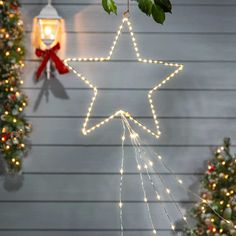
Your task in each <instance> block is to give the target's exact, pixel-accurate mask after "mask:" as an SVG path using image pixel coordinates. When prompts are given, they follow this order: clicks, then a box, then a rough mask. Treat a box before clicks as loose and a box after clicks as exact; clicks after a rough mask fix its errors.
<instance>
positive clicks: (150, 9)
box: [102, 0, 172, 24]
mask: <svg viewBox="0 0 236 236" xmlns="http://www.w3.org/2000/svg"><path fill="white" fill-rule="evenodd" d="M134 1H136V2H137V3H138V7H139V9H140V10H141V11H142V12H143V13H145V14H146V15H147V16H152V18H153V20H154V21H155V22H157V23H159V24H163V23H164V21H165V19H166V13H171V11H172V4H171V2H170V1H169V0H134ZM102 6H103V8H104V10H105V11H106V12H107V13H108V14H110V13H114V14H117V4H116V2H115V1H114V0H102ZM127 9H129V0H127Z"/></svg>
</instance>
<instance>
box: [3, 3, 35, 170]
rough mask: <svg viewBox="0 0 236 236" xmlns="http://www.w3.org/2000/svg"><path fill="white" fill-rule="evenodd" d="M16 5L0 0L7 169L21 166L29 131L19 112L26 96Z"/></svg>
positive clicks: (4, 145)
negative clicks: (23, 85)
mask: <svg viewBox="0 0 236 236" xmlns="http://www.w3.org/2000/svg"><path fill="white" fill-rule="evenodd" d="M19 7H20V5H19V2H18V0H0V19H1V20H0V61H1V63H0V114H1V119H0V136H1V144H0V158H3V160H4V163H6V170H7V171H8V172H18V171H20V170H21V167H22V158H23V157H24V155H25V152H26V144H25V136H26V135H27V134H28V133H29V132H30V131H31V125H29V124H28V123H27V122H26V120H25V119H24V117H23V114H22V112H23V110H24V108H25V107H26V106H27V97H26V96H25V95H24V94H23V92H22V91H21V89H20V86H21V85H22V84H23V81H22V80H21V79H20V77H21V70H22V68H23V66H24V63H23V59H24V55H25V49H24V46H23V22H22V20H21V19H20V10H19Z"/></svg>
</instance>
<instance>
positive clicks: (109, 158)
mask: <svg viewBox="0 0 236 236" xmlns="http://www.w3.org/2000/svg"><path fill="white" fill-rule="evenodd" d="M21 2H22V12H23V19H24V23H25V31H26V38H25V44H26V46H27V58H26V67H25V70H24V75H23V77H24V80H25V84H24V86H23V88H24V91H25V93H27V94H28V96H29V106H28V108H27V110H26V116H27V118H28V119H29V120H30V122H31V123H32V124H33V127H34V131H33V133H32V135H31V136H30V142H31V150H30V151H29V155H28V157H27V158H26V159H25V160H24V175H23V177H21V178H18V179H14V180H12V179H9V178H7V179H6V180H5V181H2V182H1V183H2V184H1V185H0V235H1V236H32V235H34V236H55V235H57V236H75V235H80V236H118V235H119V231H118V230H119V212H118V209H117V203H118V201H119V199H118V191H119V168H120V167H119V166H120V158H121V149H120V146H119V145H120V135H121V129H120V128H121V124H120V122H119V120H118V119H116V120H114V121H113V122H111V123H109V124H108V125H106V126H105V127H104V128H102V129H99V130H97V132H95V133H94V134H92V135H89V136H87V137H84V136H82V134H81V132H80V130H81V127H82V123H83V118H84V116H85V115H86V111H87V105H88V103H89V101H90V98H91V94H92V93H91V91H89V90H88V89H87V88H86V86H85V85H84V84H83V83H82V82H81V81H80V80H78V79H77V78H76V77H75V76H74V75H73V74H72V73H71V74H68V75H65V76H60V75H56V78H55V79H52V80H51V81H49V82H45V81H40V82H39V83H36V84H35V82H34V79H33V77H34V73H35V70H36V68H37V66H38V62H39V60H38V58H36V57H35V55H34V48H33V47H32V46H31V36H32V19H33V17H34V16H35V15H37V14H38V13H39V11H40V10H41V8H42V6H43V5H44V3H45V2H46V1H40V0H22V1H21ZM53 2H54V4H55V7H56V8H57V10H58V12H59V14H60V15H61V16H62V17H63V18H64V19H65V31H66V33H65V35H64V36H65V37H64V38H65V40H64V43H63V45H62V49H61V51H60V56H61V57H62V58H63V59H64V58H67V57H78V56H80V57H83V56H86V57H89V56H105V55H106V54H107V52H108V51H109V48H110V45H111V43H112V41H113V38H114V33H115V31H116V28H117V27H118V26H119V24H120V21H121V13H122V11H123V10H124V8H125V1H122V0H119V1H118V3H119V16H108V15H107V14H106V13H105V12H103V10H102V8H101V6H100V0H77V1H76V0H68V1H66V0H55V1H53ZM173 5H174V6H173V7H174V9H173V14H172V15H169V16H168V18H167V21H166V23H165V24H164V26H160V25H157V24H155V23H154V22H153V21H152V20H151V19H149V18H147V17H145V16H144V15H142V14H141V13H140V12H139V11H138V9H137V7H136V6H135V3H134V2H133V3H132V4H131V15H132V17H131V21H132V22H133V28H134V32H135V33H136V37H137V41H138V44H139V48H140V52H141V54H142V55H143V56H144V57H151V58H157V59H161V60H169V61H176V62H180V63H183V64H184V65H185V68H184V71H183V72H182V73H180V74H179V75H178V76H177V77H176V78H175V79H174V80H173V81H171V82H170V83H168V84H167V85H166V86H165V87H163V88H162V89H161V91H159V92H158V93H156V95H155V97H154V100H155V104H156V105H157V107H158V113H159V116H160V125H161V131H162V132H163V134H162V136H161V138H160V140H159V141H156V140H154V139H152V138H150V137H148V136H146V135H145V134H144V135H143V137H144V139H145V145H146V146H147V148H152V149H153V150H155V151H157V152H158V153H160V154H161V155H162V156H163V157H164V159H165V161H166V163H167V164H168V166H169V167H171V168H172V169H173V170H174V173H175V174H176V175H178V176H179V177H180V178H182V179H183V180H184V182H185V183H186V188H187V189H191V190H194V191H197V185H198V184H197V183H198V181H199V179H200V178H201V176H202V175H203V174H204V169H205V168H206V161H207V160H208V158H209V157H210V156H211V151H210V148H209V147H212V146H216V145H218V144H220V143H221V142H222V139H223V138H224V137H225V136H230V137H231V138H232V143H233V144H236V133H235V130H236V122H235V120H236V105H235V102H234V100H235V97H236V76H235V75H236V67H235V65H236V47H235V42H236V30H235V23H236V2H235V0H224V1H223V2H222V1H219V0H173ZM129 46H130V39H129V37H128V34H126V33H124V34H123V35H122V38H121V41H120V44H119V46H118V48H117V50H116V52H115V55H114V58H113V59H112V60H111V62H107V63H103V64H102V65H98V64H95V63H94V64H91V63H90V64H88V63H83V66H82V67H81V68H80V67H79V65H78V64H77V65H75V66H76V67H77V68H80V71H81V72H82V73H84V74H86V75H87V77H88V78H90V79H91V80H92V81H93V78H94V77H95V75H96V84H97V86H98V87H99V88H100V89H101V90H102V93H104V95H105V96H106V99H105V96H104V99H103V97H102V96H101V99H100V100H97V104H96V106H95V107H94V108H95V110H94V113H93V117H92V118H93V119H92V122H94V121H98V120H99V119H101V118H102V117H104V116H106V115H108V114H110V112H111V110H114V109H116V108H117V106H119V105H120V104H123V103H125V104H126V106H127V108H129V111H130V112H131V113H132V114H133V115H134V116H136V117H137V118H138V119H140V120H141V121H143V123H145V124H146V125H148V126H150V127H152V125H153V121H152V119H151V113H150V110H149V107H148V106H146V105H147V101H146V100H145V99H146V93H147V89H148V88H149V87H150V86H151V85H153V84H154V83H156V81H157V78H163V77H164V76H165V75H166V74H167V73H169V69H168V68H163V67H161V66H159V67H158V68H156V66H153V65H145V66H144V65H140V64H139V63H137V62H135V61H134V55H133V52H132V50H131V49H130V48H129ZM121 69H122V71H121ZM158 69H159V70H158ZM99 71H102V73H101V72H100V73H98V72H99ZM141 72H142V73H141ZM104 74H105V75H107V76H104ZM47 91H48V95H47V97H46V96H45V94H46V92H47ZM118 96H119V100H118V99H116V98H117V97H118ZM107 98H108V99H107ZM108 100H114V101H116V102H115V103H114V104H110V103H109V102H108ZM137 101H138V104H137ZM140 104H144V105H143V106H140ZM125 153H126V156H127V159H126V162H125V165H126V171H127V174H126V175H125V177H124V181H125V185H124V194H125V195H124V198H125V205H124V227H125V229H126V230H127V231H126V232H125V235H126V236H134V235H135V236H149V235H151V232H150V231H148V229H150V228H151V226H150V223H149V221H148V215H147V213H146V210H145V205H144V204H143V202H142V200H143V196H142V191H141V188H140V185H139V176H138V174H137V171H136V168H135V162H134V159H133V158H132V157H133V155H134V154H133V150H132V147H131V146H130V145H129V143H127V144H126V147H125ZM158 171H159V172H160V174H161V176H162V177H163V179H164V181H165V182H166V183H167V184H168V186H170V187H171V188H172V190H173V192H174V196H175V200H174V201H173V199H169V198H168V197H166V200H165V201H163V202H161V203H158V202H156V200H155V199H154V197H153V195H152V191H151V188H150V186H148V189H147V194H148V196H149V199H150V201H151V212H152V214H153V216H154V220H155V222H154V223H155V226H156V227H157V228H158V229H159V235H160V236H170V235H172V233H171V230H170V226H169V225H168V224H167V221H166V216H165V214H164V212H163V208H162V206H163V204H165V205H166V208H167V209H168V210H169V211H170V214H171V217H173V219H175V218H178V217H179V216H177V215H176V211H174V210H173V209H174V204H175V202H177V203H179V204H180V206H181V208H182V209H183V211H184V212H185V211H187V210H188V209H190V207H191V206H192V205H193V204H194V202H195V201H196V200H197V199H196V198H194V197H192V196H191V195H190V194H189V193H188V192H187V191H183V190H182V189H180V188H179V186H177V185H176V184H175V182H174V180H173V175H171V174H170V173H168V172H167V171H166V170H165V169H164V168H161V167H158ZM152 176H153V178H154V179H155V178H156V175H155V173H154V172H153V173H152ZM144 181H145V182H147V183H148V180H147V176H145V177H144ZM156 181H157V183H158V180H156ZM178 228H179V229H181V224H180V226H179V225H178Z"/></svg>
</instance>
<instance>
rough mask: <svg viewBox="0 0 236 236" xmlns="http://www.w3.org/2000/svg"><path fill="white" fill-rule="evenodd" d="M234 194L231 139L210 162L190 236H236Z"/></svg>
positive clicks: (235, 177)
mask: <svg viewBox="0 0 236 236" xmlns="http://www.w3.org/2000/svg"><path fill="white" fill-rule="evenodd" d="M235 192H236V157H235V156H232V155H231V154H230V139H229V138H225V139H224V144H223V146H221V147H219V148H217V149H216V150H215V152H214V158H213V159H212V160H211V161H210V162H209V163H208V169H207V171H206V173H205V176H204V178H203V180H202V187H201V197H202V198H203V201H202V202H200V203H197V204H196V206H195V207H194V208H193V210H192V211H193V215H194V218H195V219H196V220H197V223H196V226H195V228H193V229H189V230H187V235H199V236H200V235H201V236H205V235H206V236H219V235H222V236H229V235H232V236H236V194H235ZM208 204H209V205H210V206H211V208H212V209H213V210H214V211H215V212H214V211H213V210H212V209H210V207H209V205H208Z"/></svg>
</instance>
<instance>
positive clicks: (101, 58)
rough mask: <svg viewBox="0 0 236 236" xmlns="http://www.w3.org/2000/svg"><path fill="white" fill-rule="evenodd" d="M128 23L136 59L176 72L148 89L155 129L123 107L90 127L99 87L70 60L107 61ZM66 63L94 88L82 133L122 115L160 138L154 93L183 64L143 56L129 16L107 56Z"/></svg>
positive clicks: (181, 68) (67, 61)
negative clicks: (75, 67) (169, 68)
mask: <svg viewBox="0 0 236 236" xmlns="http://www.w3.org/2000/svg"><path fill="white" fill-rule="evenodd" d="M125 24H126V25H127V27H128V31H129V34H130V37H131V39H132V46H133V48H134V50H135V55H136V59H137V62H140V63H149V64H161V65H164V66H168V67H172V68H176V69H175V70H174V72H172V73H171V74H169V75H168V76H167V77H166V78H165V79H163V80H162V81H161V82H159V83H158V84H156V85H155V86H154V87H153V88H152V89H151V90H149V91H148V101H149V105H150V108H151V112H152V117H153V120H154V123H155V130H151V129H150V128H148V127H147V126H145V125H144V124H142V123H141V122H140V121H138V120H137V119H135V118H134V117H133V116H132V115H131V114H130V113H129V112H128V111H124V110H122V109H120V110H118V111H115V112H114V113H113V114H112V115H110V116H108V117H107V118H105V119H103V120H102V121H100V122H98V123H96V124H94V125H93V126H91V127H89V120H90V117H91V113H92V110H93V106H94V104H95V101H96V97H97V95H98V92H99V89H98V88H97V87H96V86H95V85H94V84H92V83H91V82H90V81H89V80H88V79H87V78H86V77H85V76H83V75H82V74H80V73H79V72H78V71H77V70H76V69H74V68H73V67H72V66H71V65H70V63H69V62H107V61H110V60H111V58H112V55H113V52H114V49H115V47H116V45H117V42H118V40H119V37H120V35H121V33H122V29H123V27H124V25H125ZM65 64H66V65H67V66H68V67H69V68H70V69H71V70H72V71H73V72H74V73H75V74H76V75H77V76H78V77H79V78H80V79H81V80H82V81H84V82H85V83H86V84H87V85H88V86H89V87H90V88H91V89H92V90H93V97H92V99H91V103H90V105H89V107H88V112H87V115H86V118H85V120H84V123H83V128H82V133H83V134H84V135H87V134H89V133H91V132H93V131H94V130H96V129H98V128H100V127H102V126H104V125H105V124H106V123H108V122H109V121H111V120H112V119H114V118H116V117H122V116H125V117H126V118H128V119H129V120H130V121H131V122H133V123H134V124H136V125H138V126H139V127H140V128H142V129H143V130H144V131H145V132H147V133H148V134H151V135H153V136H154V137H155V138H157V139H158V138H159V137H160V134H161V131H160V127H159V121H158V119H157V109H156V107H155V106H154V104H153V99H152V96H153V93H154V92H155V91H157V90H158V89H160V88H161V87H162V86H163V85H165V84H166V83H167V82H168V81H169V80H171V79H173V78H174V77H175V76H176V75H177V74H178V73H179V72H180V71H182V70H183V65H181V64H177V63H169V62H164V61H159V60H152V59H146V58H142V57H141V56H140V53H139V49H138V45H137V42H136V39H135V36H134V33H133V30H132V25H131V23H130V21H129V19H128V18H127V17H124V18H123V20H122V24H121V25H120V27H119V29H118V31H117V34H116V36H115V39H114V41H113V45H112V46H111V49H110V52H109V55H108V56H107V57H91V58H81V57H79V58H67V59H66V60H65Z"/></svg>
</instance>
